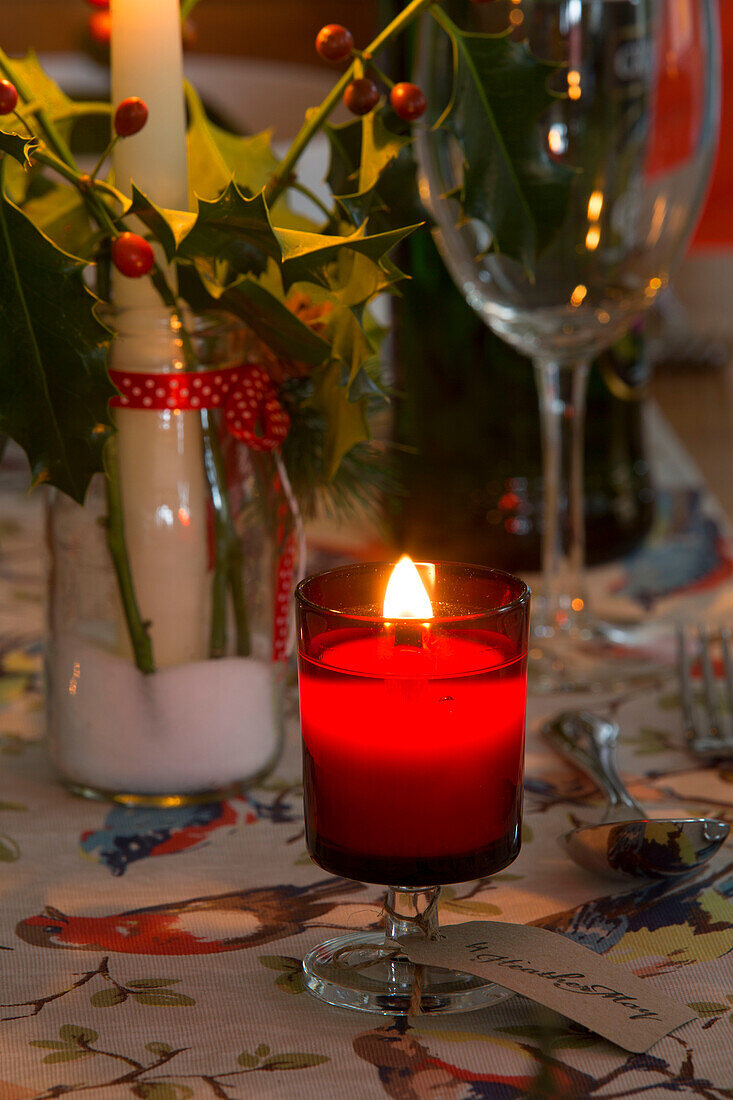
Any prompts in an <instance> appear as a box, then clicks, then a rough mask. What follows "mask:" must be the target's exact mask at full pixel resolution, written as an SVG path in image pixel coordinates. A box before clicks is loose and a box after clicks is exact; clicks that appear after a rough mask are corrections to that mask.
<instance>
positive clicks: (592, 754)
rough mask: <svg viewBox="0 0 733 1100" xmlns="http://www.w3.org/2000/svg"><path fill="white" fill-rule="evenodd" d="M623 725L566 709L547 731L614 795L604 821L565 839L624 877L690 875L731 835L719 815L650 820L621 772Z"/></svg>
mask: <svg viewBox="0 0 733 1100" xmlns="http://www.w3.org/2000/svg"><path fill="white" fill-rule="evenodd" d="M618 732H619V730H618V726H617V724H616V723H615V722H611V721H609V720H608V719H605V718H601V717H599V716H598V715H597V714H592V713H591V712H590V711H565V712H563V713H562V714H559V715H557V717H556V718H553V719H552V720H551V721H549V722H548V723H547V724H546V725H545V726H544V727H543V730H542V733H543V736H544V738H545V740H546V741H548V743H549V744H550V745H552V747H553V748H554V749H555V750H556V751H557V752H558V753H560V755H561V756H563V757H564V758H565V759H567V760H569V761H570V762H571V763H572V764H574V765H575V767H577V768H579V769H580V770H581V771H582V772H584V773H585V774H586V775H588V776H590V778H591V779H593V780H594V782H595V783H597V784H598V786H599V787H600V788H601V790H602V791H603V792H604V794H605V795H606V797H607V799H608V803H607V806H606V810H605V813H604V817H603V820H602V821H601V822H600V823H599V824H597V825H583V826H580V827H579V828H577V829H572V830H571V831H570V832H568V833H565V834H564V836H562V837H560V838H559V839H560V844H561V846H562V847H563V848H564V849H565V851H566V852H567V854H568V855H569V856H570V858H571V859H573V860H574V861H575V862H576V863H578V864H580V866H581V867H585V868H587V869H588V870H590V871H595V872H596V873H598V874H603V875H607V876H612V877H614V878H621V879H639V878H644V879H667V878H678V877H680V876H682V875H690V874H692V873H693V872H694V871H697V870H698V868H700V867H702V866H703V865H704V864H705V863H707V862H708V860H710V859H712V857H713V856H714V855H715V853H716V852H717V851H718V849H719V848H720V846H721V844H722V843H723V841H724V840H725V838H726V837H727V836H728V833H729V831H730V827H729V825H728V824H727V823H726V822H725V821H720V820H719V819H717V818H704V817H698V818H649V817H648V816H647V815H646V813H645V812H644V810H643V808H642V807H641V806H640V805H639V803H638V802H636V800H635V799H634V798H632V796H631V795H630V794H629V792H628V790H627V789H626V787H625V786H624V784H623V783H622V781H621V778H620V776H619V774H618V771H617V770H616V742H617V740H618Z"/></svg>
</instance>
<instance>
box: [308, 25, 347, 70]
mask: <svg viewBox="0 0 733 1100" xmlns="http://www.w3.org/2000/svg"><path fill="white" fill-rule="evenodd" d="M353 49H354V36H353V34H352V33H351V31H350V30H348V29H347V28H346V27H342V26H341V24H340V23H327V24H326V26H325V27H321V29H320V30H319V32H318V34H317V35H316V50H317V52H318V54H319V55H320V56H321V57H322V58H323V60H324V61H345V60H346V58H347V57H351V51H352V50H353Z"/></svg>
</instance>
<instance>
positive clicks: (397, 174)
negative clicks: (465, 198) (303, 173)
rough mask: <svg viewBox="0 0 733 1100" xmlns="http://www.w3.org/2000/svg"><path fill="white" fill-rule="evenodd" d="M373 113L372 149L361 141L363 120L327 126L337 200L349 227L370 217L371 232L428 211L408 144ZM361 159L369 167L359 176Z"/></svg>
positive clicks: (412, 221)
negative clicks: (423, 205) (421, 202)
mask: <svg viewBox="0 0 733 1100" xmlns="http://www.w3.org/2000/svg"><path fill="white" fill-rule="evenodd" d="M373 114H374V115H375V123H374V127H375V131H374V132H375V133H376V138H375V139H374V141H375V144H376V148H375V149H373V151H372V152H371V153H370V149H369V146H368V144H367V143H365V122H359V121H353V122H344V123H341V124H339V125H336V126H327V127H326V134H327V137H328V142H329V147H330V162H329V171H328V177H327V179H328V183H329V186H330V187H331V190H332V192H333V194H334V197H335V200H336V202H337V204H338V205H339V207H340V208H341V209H342V210H343V212H344V214H345V216H346V217H347V218H348V220H349V221H350V222H351V223H352V224H353V225H361V224H362V222H364V221H365V220H366V219H367V218H369V220H370V228H371V229H372V231H377V232H382V231H385V230H389V229H396V228H398V227H399V226H403V225H414V224H417V223H419V222H422V221H424V220H425V217H426V215H425V211H424V210H423V207H422V206H421V204H420V200H419V198H418V194H417V187H416V184H415V173H416V167H415V161H414V158H413V156H412V142H411V141H409V140H406V139H405V138H404V137H401V136H400V135H397V134H393V133H392V132H391V131H389V130H388V129H387V127H386V126H385V125H384V121H383V119H382V117H381V114H380V113H379V112H373ZM376 120H378V121H376ZM380 135H381V136H380ZM365 161H366V162H367V163H368V165H369V167H368V170H366V171H365V172H364V173H363V174H362V171H361V168H362V164H364V162H365Z"/></svg>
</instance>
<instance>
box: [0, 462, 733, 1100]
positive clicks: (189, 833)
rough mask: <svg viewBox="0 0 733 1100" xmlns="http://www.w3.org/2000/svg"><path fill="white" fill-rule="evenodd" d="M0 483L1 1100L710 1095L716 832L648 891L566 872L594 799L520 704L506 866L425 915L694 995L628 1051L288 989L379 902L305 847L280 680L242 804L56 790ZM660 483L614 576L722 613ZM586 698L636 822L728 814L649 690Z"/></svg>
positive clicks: (730, 902)
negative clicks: (563, 945) (521, 733)
mask: <svg viewBox="0 0 733 1100" xmlns="http://www.w3.org/2000/svg"><path fill="white" fill-rule="evenodd" d="M18 484H19V483H18V480H17V476H16V473H15V472H14V471H13V470H12V468H11V469H10V471H9V472H8V471H7V470H4V471H3V472H1V473H0V505H1V506H2V507H1V509H0V760H1V761H2V767H1V768H0V834H1V835H0V964H1V966H2V971H1V973H2V983H1V985H0V1100H26V1098H38V1100H40V1098H46V1097H52V1096H61V1095H77V1094H79V1095H82V1096H90V1097H100V1098H101V1097H105V1098H106V1097H108V1098H109V1100H118V1098H122V1097H130V1096H136V1097H143V1098H147V1100H185V1098H186V1097H230V1098H232V1100H236V1098H243V1097H253V1096H256V1097H263V1098H267V1097H273V1098H274V1097H277V1098H278V1100H280V1098H282V1100H288V1098H291V1097H292V1098H293V1100H295V1098H298V1100H302V1098H306V1100H308V1098H318V1100H321V1098H325V1100H342V1098H344V1097H348V1098H349V1100H378V1098H379V1097H391V1098H392V1100H474V1098H476V1100H478V1098H490V1100H493V1098H496V1100H513V1098H515V1097H522V1096H530V1095H532V1096H548V1097H549V1096H558V1097H560V1096H563V1097H598V1098H611V1097H630V1096H637V1095H638V1096H645V1097H666V1096H669V1095H670V1094H674V1095H678V1096H701V1097H706V1098H709V1100H720V1098H722V1097H733V843H732V842H731V841H728V843H727V844H726V845H724V847H723V848H722V849H721V851H720V852H719V853H718V855H717V857H716V859H715V860H714V861H713V862H712V863H711V864H709V865H708V867H707V868H706V869H705V870H704V871H702V872H700V873H698V874H697V875H696V876H695V877H693V878H691V879H689V880H683V881H682V882H677V883H676V884H672V885H665V884H663V883H661V884H649V883H645V884H643V885H639V886H637V887H633V888H631V887H626V886H625V887H622V888H619V887H618V885H614V884H613V883H611V882H609V881H607V880H604V879H602V878H598V877H596V876H593V875H591V874H590V873H588V872H585V871H583V870H581V869H580V868H578V867H575V866H574V865H572V864H570V863H569V862H568V861H567V859H566V858H565V857H564V855H563V854H562V852H561V850H560V848H559V847H558V845H557V843H556V837H557V836H558V835H559V834H561V833H562V832H564V831H566V830H567V829H568V828H569V827H571V825H573V824H574V823H576V822H579V821H585V820H591V819H592V818H593V817H594V814H595V813H596V807H597V806H598V805H599V796H598V792H597V791H595V790H594V789H593V787H592V786H591V784H590V783H589V782H587V781H586V780H584V779H583V778H581V777H580V776H579V774H577V773H576V772H574V771H573V770H572V769H571V768H570V767H569V766H567V765H566V764H564V763H563V762H562V761H561V760H559V758H557V757H555V756H554V755H552V753H551V752H550V751H549V750H548V749H546V748H545V747H544V745H543V744H542V742H541V741H540V739H539V737H538V726H539V724H540V722H541V720H542V719H543V718H544V717H546V716H547V715H548V714H551V713H553V712H554V711H556V710H557V709H559V708H560V707H561V706H562V707H564V706H567V704H568V701H569V700H568V699H567V698H566V699H563V700H558V699H553V698H550V697H544V698H536V699H531V700H530V706H529V722H528V748H527V768H526V797H525V826H524V836H523V848H522V852H521V855H520V856H519V858H518V859H517V861H516V862H515V863H514V864H512V866H511V867H509V868H508V869H507V870H506V871H505V872H503V873H501V874H498V875H495V876H493V877H492V878H490V879H484V880H480V881H478V882H472V883H462V884H459V885H457V886H454V887H449V888H446V889H445V890H444V892H443V898H442V902H441V907H440V920H441V923H443V924H449V923H452V922H457V921H463V920H476V919H487V920H491V919H492V918H499V919H502V920H511V921H517V922H535V923H537V924H540V925H542V926H543V927H545V928H549V929H553V930H555V931H556V932H558V933H561V934H562V935H565V936H569V937H571V938H572V939H574V940H575V941H576V942H578V943H581V944H584V945H586V946H587V947H589V948H591V949H592V950H594V951H596V952H599V953H602V954H604V955H605V956H606V957H607V958H608V959H610V960H613V961H614V962H616V963H618V964H619V965H620V966H623V967H626V968H628V969H629V970H631V971H633V972H634V973H635V974H637V975H639V976H641V977H643V978H644V980H645V981H648V982H649V983H650V985H651V986H653V987H654V988H655V989H657V990H659V991H660V992H663V993H665V994H667V995H668V996H671V997H674V998H676V999H678V1000H679V1001H680V1002H682V1003H685V1004H689V1005H692V1006H693V1007H694V1008H695V1010H696V1011H697V1012H698V1013H699V1016H698V1018H697V1019H696V1020H694V1021H693V1022H692V1023H690V1024H687V1025H685V1026H684V1027H682V1028H680V1029H678V1030H677V1031H676V1032H674V1033H673V1034H671V1035H669V1036H667V1037H666V1038H665V1039H663V1040H661V1041H660V1042H659V1043H657V1044H656V1045H655V1046H654V1047H653V1048H652V1050H650V1051H649V1052H648V1053H647V1054H644V1055H628V1054H627V1053H625V1052H624V1051H622V1050H621V1049H619V1048H618V1047H615V1046H613V1045H612V1044H611V1043H609V1042H607V1041H605V1040H602V1039H599V1038H597V1037H596V1036H594V1035H593V1034H590V1033H588V1032H586V1031H585V1030H584V1029H583V1028H581V1027H579V1026H576V1025H571V1024H570V1023H569V1022H568V1021H567V1020H566V1019H564V1018H563V1017H560V1016H557V1015H551V1016H550V1017H549V1018H548V1016H547V1014H541V1013H540V1011H539V1010H538V1009H537V1007H536V1006H534V1005H533V1004H532V1003H530V1002H528V1001H526V1000H524V999H523V998H521V997H512V998H510V999H508V1000H507V1001H505V1002H504V1003H502V1004H501V1005H499V1006H498V1007H495V1008H492V1009H485V1010H481V1011H478V1012H473V1013H467V1014H464V1015H458V1016H447V1017H439V1016H437V1017H425V1018H410V1019H409V1020H397V1019H393V1018H389V1017H379V1016H376V1015H367V1014H361V1013H355V1012H349V1011H346V1010H337V1009H335V1008H330V1007H328V1006H326V1005H323V1004H321V1003H320V1002H317V1001H315V1000H314V999H313V998H311V997H310V996H309V995H308V994H307V993H306V992H304V991H303V989H302V984H301V978H300V960H301V959H302V957H303V954H304V953H305V952H306V951H307V950H308V949H309V948H310V947H312V946H313V945H314V944H316V943H318V942H319V941H320V940H322V939H324V938H327V937H328V936H329V935H330V934H332V933H336V932H338V930H344V929H345V930H356V929H362V928H367V927H371V928H373V927H375V926H376V925H377V924H378V922H379V919H380V907H381V899H380V891H379V889H378V888H377V887H372V886H363V885H361V884H359V883H355V882H349V881H346V880H339V879H334V878H331V877H330V876H327V875H326V874H325V873H324V872H322V871H321V870H320V869H319V868H318V867H317V866H315V865H314V864H313V863H312V862H311V861H310V859H309V857H308V855H307V853H306V850H305V844H304V839H303V825H302V807H301V795H300V756H299V745H298V733H297V707H296V697H295V687H294V683H293V685H292V688H291V695H290V703H291V712H290V719H289V723H288V731H289V736H288V743H287V747H286V750H285V753H284V755H283V758H282V760H281V762H280V764H279V766H278V768H277V770H276V771H275V773H274V774H273V775H272V776H271V777H270V778H269V779H268V780H267V781H265V782H264V783H263V784H262V786H261V787H259V788H257V789H255V790H252V791H250V792H248V793H247V795H246V796H243V797H241V798H235V799H231V800H229V801H226V802H217V803H213V804H209V805H206V806H198V807H190V808H185V809H175V810H162V811H151V810H138V809H123V808H120V807H113V806H110V805H106V804H103V803H95V802H88V801H84V800H81V799H77V798H74V797H72V796H71V795H69V794H67V793H66V792H65V791H64V790H63V788H62V787H61V786H60V785H59V784H58V783H57V781H56V780H55V778H54V776H53V774H52V771H51V769H50V765H49V763H48V760H47V755H46V749H45V746H44V743H43V739H42V736H41V735H42V731H43V710H42V706H43V704H42V695H41V643H40V635H41V628H42V591H43V579H42V575H43V561H42V551H41V546H42V535H41V515H40V507H39V503H38V502H37V501H34V500H32V499H30V500H29V499H28V498H27V497H26V496H25V495H24V494H23V492H22V490H20V489H19V488H18ZM675 493H677V496H676V497H675V495H674V493H673V494H671V495H670V494H667V496H666V497H665V496H664V494H663V496H662V504H663V507H662V508H661V509H660V515H662V516H664V515H666V516H667V517H669V521H668V522H667V524H666V531H665V540H666V541H665V546H666V550H664V551H660V548H659V543H657V545H656V546H655V547H653V548H651V549H648V550H647V551H645V552H644V553H642V554H640V555H637V556H636V558H635V559H634V560H632V561H630V562H627V563H625V564H624V566H623V568H622V569H621V571H620V572H619V570H616V573H615V577H614V580H613V583H614V585H616V587H618V584H619V577H621V579H622V580H623V578H624V577H625V582H624V583H626V585H627V591H628V593H629V594H630V595H629V598H630V599H631V598H632V597H634V593H636V598H637V602H639V603H640V604H641V603H644V608H645V613H648V612H649V610H650V608H652V605H653V604H654V601H655V599H659V600H662V599H667V598H668V597H669V591H668V585H667V587H665V586H664V585H661V586H659V585H658V586H657V587H658V591H656V593H652V594H651V595H650V583H651V582H650V577H651V576H652V575H655V574H654V569H655V568H656V569H657V573H656V575H657V576H658V575H659V570H658V566H659V555H660V554H662V556H663V557H664V556H665V555H666V557H664V560H665V561H666V562H667V564H668V565H669V563H670V562H674V563H675V566H674V567H675V569H678V571H679V570H681V573H680V574H679V575H678V576H677V580H676V583H677V587H678V588H680V587H682V588H687V590H688V591H689V592H691V593H695V594H696V597H697V598H700V599H701V600H702V605H700V606H703V605H704V609H705V613H706V614H707V613H708V612H710V611H711V609H713V608H714V607H715V608H717V610H718V611H719V612H720V611H721V608H722V610H723V613H725V614H726V615H727V614H728V612H729V611H730V606H729V597H730V593H729V588H728V587H727V586H725V585H724V586H723V587H721V581H723V582H725V580H726V578H727V575H728V574H729V573H730V571H731V559H730V553H729V545H728V542H727V540H726V538H725V537H724V536H723V534H722V532H721V528H720V524H719V522H718V520H717V518H716V516H715V513H714V509H713V510H712V511H710V509H709V508H708V507H707V505H706V504H705V501H704V495H701V494H700V493H697V495H695V492H694V491H693V490H692V489H691V488H690V487H689V486H688V487H687V488H685V487H681V488H678V489H676V490H675ZM683 512H684V513H685V515H686V517H687V518H686V521H685V523H684V524H682V523H681V522H680V515H681V514H682V513H683ZM650 555H651V557H650ZM652 587H653V586H652ZM644 601H645V602H644ZM576 701H577V700H573V703H575V702H576ZM581 702H585V703H588V702H589V701H588V700H583V701H581ZM590 703H591V705H592V706H593V708H594V709H595V710H598V711H600V712H601V713H604V714H609V715H613V717H615V718H616V719H617V720H618V721H619V722H620V724H621V729H622V731H623V743H622V747H621V770H622V772H623V773H624V774H625V775H626V776H627V777H628V778H630V781H631V782H630V786H631V791H632V793H633V794H634V796H635V797H636V798H638V799H639V800H640V801H642V802H643V803H645V804H647V805H648V806H649V807H650V808H651V809H652V811H653V812H654V813H655V814H656V813H660V814H661V813H662V812H663V811H669V812H670V813H673V814H675V815H677V816H679V815H687V814H690V815H695V816H698V815H700V814H704V813H706V812H712V813H714V814H716V815H717V816H721V817H724V818H727V819H728V820H730V821H733V761H732V762H731V764H730V765H728V766H721V767H718V768H717V769H712V768H709V767H703V766H702V765H700V764H698V763H696V762H694V761H692V760H691V759H690V757H689V756H688V754H687V753H686V751H685V750H684V748H683V744H682V735H681V723H680V716H679V700H678V696H677V691H676V688H675V686H674V684H673V683H672V682H671V681H666V682H665V681H660V682H659V683H658V684H656V685H655V686H654V687H652V688H649V687H648V686H647V687H646V688H643V689H642V688H639V689H631V690H628V691H626V692H624V693H623V695H616V696H614V697H612V698H594V699H593V700H591V701H590ZM435 812H436V813H440V806H436V807H435Z"/></svg>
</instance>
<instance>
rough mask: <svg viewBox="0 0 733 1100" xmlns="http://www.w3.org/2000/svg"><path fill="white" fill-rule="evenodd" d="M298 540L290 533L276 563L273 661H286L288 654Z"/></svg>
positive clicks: (293, 533)
mask: <svg viewBox="0 0 733 1100" xmlns="http://www.w3.org/2000/svg"><path fill="white" fill-rule="evenodd" d="M297 551H298V539H297V536H296V534H295V532H293V531H291V532H290V534H289V535H288V537H287V540H286V542H285V546H284V547H283V551H282V554H281V555H280V557H279V558H278V562H277V576H276V580H275V624H274V626H275V629H274V632H273V639H272V659H273V661H287V659H288V656H289V653H290V604H291V601H292V599H293V577H294V575H295V558H296V554H297Z"/></svg>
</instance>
